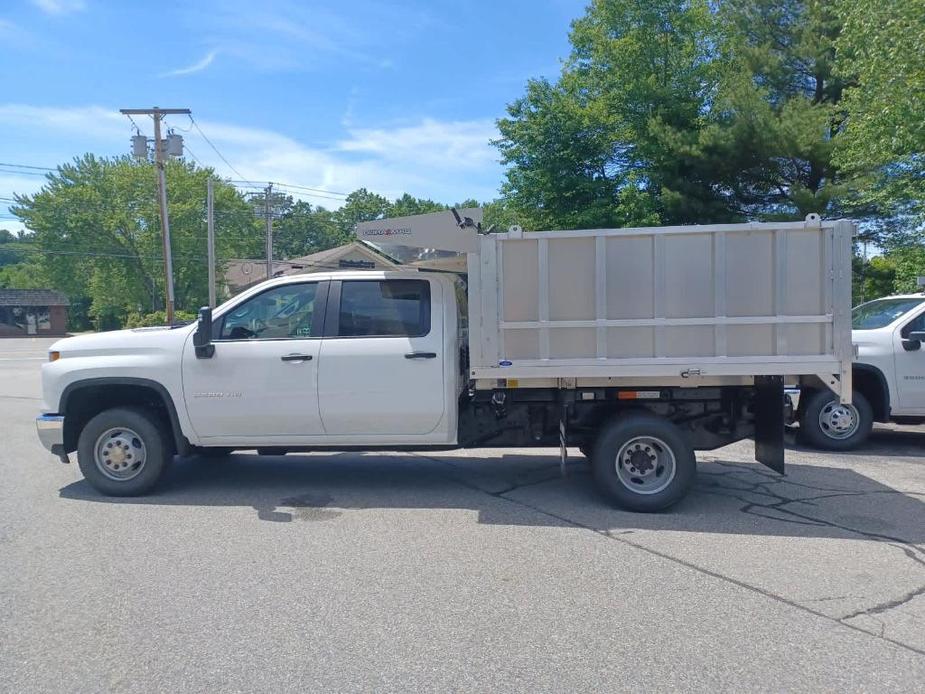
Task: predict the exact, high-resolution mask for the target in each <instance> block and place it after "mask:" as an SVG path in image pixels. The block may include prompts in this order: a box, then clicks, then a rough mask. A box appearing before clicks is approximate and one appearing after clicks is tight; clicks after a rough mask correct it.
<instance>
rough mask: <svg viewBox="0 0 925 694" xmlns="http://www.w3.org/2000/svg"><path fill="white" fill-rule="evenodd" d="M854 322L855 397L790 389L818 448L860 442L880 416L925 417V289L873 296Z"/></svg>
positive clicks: (917, 420) (915, 420) (807, 436)
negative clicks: (846, 398)
mask: <svg viewBox="0 0 925 694" xmlns="http://www.w3.org/2000/svg"><path fill="white" fill-rule="evenodd" d="M851 324H852V328H853V331H852V338H851V339H852V341H853V343H854V346H855V349H856V351H857V356H856V358H855V361H854V364H853V366H852V382H853V384H854V393H853V394H852V396H851V403H841V402H838V400H837V398H835V396H834V395H833V394H832V393H831V391H829V390H827V389H818V388H817V389H809V390H807V389H805V388H804V389H788V391H787V394H788V396H789V397H790V398H791V405H790V410H791V412H792V413H793V415H792V419H793V420H794V421H799V424H800V428H799V433H800V437H801V439H802V440H803V441H804V442H805V443H807V444H809V445H812V446H816V447H818V448H825V449H828V450H836V451H844V450H850V449H852V448H856V447H857V446H859V445H861V444H862V443H863V442H864V441H865V440H866V439H867V437H868V436H869V435H870V431H871V428H872V427H873V423H874V422H890V421H894V422H900V423H904V424H921V423H923V422H925V350H923V349H922V342H923V341H925V294H906V295H898V296H888V297H885V298H883V299H876V300H874V301H868V302H867V303H864V304H861V305H860V306H857V307H855V309H854V310H853V311H852V321H851Z"/></svg>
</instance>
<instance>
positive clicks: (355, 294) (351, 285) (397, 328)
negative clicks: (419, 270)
mask: <svg viewBox="0 0 925 694" xmlns="http://www.w3.org/2000/svg"><path fill="white" fill-rule="evenodd" d="M429 332H430V283H429V282H427V280H356V281H354V280H348V281H344V282H342V283H341V289H340V316H339V327H338V332H337V334H338V335H339V336H340V337H421V336H423V335H426V334H427V333H429Z"/></svg>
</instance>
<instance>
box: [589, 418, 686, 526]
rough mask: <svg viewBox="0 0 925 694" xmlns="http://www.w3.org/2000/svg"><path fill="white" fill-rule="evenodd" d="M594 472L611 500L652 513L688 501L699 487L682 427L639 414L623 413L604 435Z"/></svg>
mask: <svg viewBox="0 0 925 694" xmlns="http://www.w3.org/2000/svg"><path fill="white" fill-rule="evenodd" d="M591 470H592V473H593V475H594V480H595V482H597V486H598V489H599V490H600V491H601V493H603V495H604V496H605V497H606V498H607V499H608V500H610V501H612V502H613V503H615V504H616V505H617V506H619V507H621V508H624V509H627V510H629V511H639V512H643V513H647V512H653V511H662V510H664V509H666V508H668V507H669V506H672V505H673V504H676V503H677V502H678V501H680V500H681V499H682V498H684V496H685V495H686V494H687V492H688V491H689V490H690V488H691V485H693V483H694V478H695V477H696V474H697V461H696V458H695V457H694V451H693V448H692V447H691V445H690V443H689V442H688V440H687V438H686V437H685V436H684V434H683V432H682V431H681V430H680V429H679V428H678V427H677V426H675V425H674V424H673V423H671V422H670V421H668V420H666V419H663V418H661V417H657V416H655V415H652V414H648V413H642V412H640V413H632V414H627V415H623V416H622V417H620V418H618V419H616V420H615V421H614V422H613V423H611V424H610V425H608V426H607V427H606V428H604V429H603V430H602V431H601V433H600V435H599V436H598V437H597V439H596V441H595V442H594V449H593V451H592V452H591Z"/></svg>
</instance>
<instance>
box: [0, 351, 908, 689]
mask: <svg viewBox="0 0 925 694" xmlns="http://www.w3.org/2000/svg"><path fill="white" fill-rule="evenodd" d="M48 344H50V340H42V339H22V340H4V341H0V422H2V424H0V431H2V432H3V436H2V439H0V475H2V483H0V691H9V692H32V691H68V692H77V691H86V692H98V691H119V692H122V691H131V692H151V691H176V692H181V691H184V692H185V691H196V692H199V691H202V692H206V691H208V692H214V691H222V692H230V691H294V690H299V691H328V690H330V691H357V690H365V691H394V690H408V689H413V690H432V691H433V690H436V691H445V690H454V691H487V690H502V689H503V690H515V691H567V690H610V691H614V690H619V691H625V690H637V691H638V690H648V691H651V690H678V689H684V690H711V691H717V690H724V691H733V690H734V691H742V690H766V691H771V690H773V691H782V690H789V691H809V690H812V691H871V690H877V691H913V690H919V691H921V689H922V688H923V687H925V430H922V431H919V430H916V429H911V428H910V429H903V430H898V429H890V428H880V429H878V430H877V431H876V432H875V434H874V436H873V438H872V441H871V442H870V443H869V444H868V445H867V446H866V447H865V448H864V449H863V450H861V451H858V452H855V453H851V454H842V455H830V454H822V453H819V452H813V451H807V450H801V449H796V448H794V449H791V450H790V451H789V452H788V474H787V475H786V476H785V477H780V476H778V475H775V474H774V473H772V472H771V471H769V470H767V469H766V468H763V467H761V466H760V465H758V464H756V463H754V462H751V458H752V450H751V449H752V445H751V443H750V442H741V443H739V444H736V445H733V446H729V447H727V448H723V449H720V450H718V451H712V452H710V453H704V454H700V455H699V456H698V458H699V461H700V463H701V464H700V472H699V481H698V483H697V487H696V490H695V491H694V492H693V493H692V494H691V495H690V496H689V497H688V498H687V499H686V500H685V501H683V502H682V503H681V504H680V505H679V506H677V507H675V508H674V509H673V510H672V511H671V512H669V513H664V514H659V515H637V514H631V513H625V512H621V511H618V510H615V509H613V508H611V507H609V506H608V505H606V504H605V503H603V502H602V501H601V500H600V499H599V498H598V497H597V496H596V495H595V493H594V490H593V489H592V486H591V483H590V477H589V475H588V473H587V471H586V469H585V466H584V465H583V464H582V463H581V462H580V459H579V458H578V457H575V458H574V459H573V462H572V463H571V464H570V465H569V467H568V470H567V474H566V476H565V477H562V476H561V475H560V472H559V462H558V455H557V451H552V450H539V451H536V450H504V451H502V450H482V451H476V452H459V453H439V454H433V455H419V454H406V453H402V454H397V453H396V454H381V453H376V454H363V455H360V454H355V453H344V454H331V455H290V456H286V457H273V458H259V457H257V456H256V455H250V454H247V453H237V454H234V455H232V456H229V457H228V458H226V459H224V460H220V461H206V460H202V459H198V458H192V459H188V460H178V461H177V462H176V464H175V465H174V467H173V469H172V470H171V472H170V473H169V476H168V478H167V479H166V481H165V482H164V484H163V485H162V487H161V488H160V490H159V491H158V493H157V494H155V495H153V496H150V497H146V498H140V499H108V498H105V497H101V496H99V495H98V494H97V493H96V492H94V491H93V490H92V489H91V488H90V487H89V486H88V485H87V484H86V483H85V482H83V481H82V479H81V478H80V475H79V472H78V471H77V469H76V465H74V464H72V465H70V466H68V465H62V464H61V463H59V462H57V460H56V459H55V458H54V457H53V456H51V455H50V454H48V453H47V452H46V451H45V450H44V449H43V448H41V446H40V444H39V443H38V440H37V439H36V437H35V432H34V425H33V417H34V415H35V414H36V412H37V409H38V407H39V402H40V398H39V375H38V373H39V366H40V364H41V362H42V361H43V359H44V356H45V352H46V350H47V346H48Z"/></svg>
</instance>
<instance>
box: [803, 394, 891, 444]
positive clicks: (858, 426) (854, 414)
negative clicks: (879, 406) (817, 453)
mask: <svg viewBox="0 0 925 694" xmlns="http://www.w3.org/2000/svg"><path fill="white" fill-rule="evenodd" d="M873 426H874V411H873V408H871V406H870V403H869V402H868V401H867V398H865V397H864V396H863V395H862V394H861V393H859V392H858V391H856V390H855V391H853V392H852V393H851V404H850V405H842V404H841V403H839V402H838V396H836V395H835V393H833V392H832V391H830V390H817V391H816V392H815V393H813V394H812V395H811V396H810V397H809V399H808V400H807V401H806V403H805V404H804V403H800V439H801V440H802V441H803V442H804V443H806V444H807V445H810V446H813V447H815V448H823V449H825V450H829V451H850V450H851V449H852V448H856V447H858V446H860V445H861V444H862V443H864V441H866V440H867V437H868V436H870V430H871V429H872V428H873Z"/></svg>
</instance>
